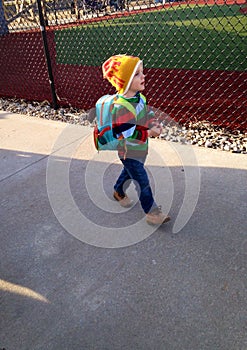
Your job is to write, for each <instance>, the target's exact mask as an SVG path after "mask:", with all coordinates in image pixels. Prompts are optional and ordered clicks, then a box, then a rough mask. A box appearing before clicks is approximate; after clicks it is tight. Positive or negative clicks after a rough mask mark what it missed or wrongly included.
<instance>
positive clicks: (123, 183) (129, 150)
mask: <svg viewBox="0 0 247 350" xmlns="http://www.w3.org/2000/svg"><path fill="white" fill-rule="evenodd" d="M102 70H103V77H104V78H106V79H107V80H108V81H109V82H110V83H111V84H112V85H113V86H114V87H115V88H116V90H117V94H118V97H119V98H120V99H123V100H125V101H127V102H129V103H131V104H132V106H133V107H134V108H135V111H136V114H134V113H133V112H131V111H130V110H129V109H128V108H127V107H126V103H125V106H124V103H123V104H120V103H119V104H118V101H119V100H118V101H117V102H116V104H114V107H113V110H112V118H113V119H112V127H113V135H114V137H116V138H117V139H118V140H119V145H118V156H119V158H120V160H121V162H122V164H123V169H122V171H121V173H120V175H119V177H118V179H117V181H116V183H115V185H114V193H113V197H114V198H115V200H117V201H118V202H119V204H120V205H121V206H123V207H130V206H131V205H132V202H133V201H131V199H130V198H129V197H128V196H127V194H126V189H127V187H128V185H129V183H130V181H131V180H134V181H135V182H136V183H137V184H138V186H136V188H137V190H138V192H139V199H140V203H141V206H142V208H143V210H144V212H145V214H146V221H147V223H148V224H151V225H158V224H162V223H165V222H167V221H169V220H170V217H169V216H167V215H165V214H164V213H162V211H161V207H160V206H158V205H157V204H156V203H155V200H154V198H153V194H152V190H151V187H150V183H149V178H148V175H147V172H146V169H145V167H144V164H145V160H146V157H147V154H148V137H150V136H151V137H156V136H159V135H160V133H161V125H160V124H159V122H158V121H157V120H156V119H155V116H154V113H153V112H152V111H151V110H149V108H148V106H147V104H146V98H145V96H144V95H142V93H141V92H142V91H143V90H144V88H145V75H144V73H143V62H142V61H141V59H140V58H139V57H134V56H127V55H116V56H112V57H110V58H109V59H108V60H107V61H105V62H104V63H103V65H102Z"/></svg>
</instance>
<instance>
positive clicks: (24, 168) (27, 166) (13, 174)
mask: <svg viewBox="0 0 247 350" xmlns="http://www.w3.org/2000/svg"><path fill="white" fill-rule="evenodd" d="M80 139H81V137H78V138H77V139H76V140H74V141H72V142H70V143H67V144H66V145H63V146H61V147H60V148H57V149H56V150H54V151H53V152H51V153H50V154H46V155H45V156H43V157H41V158H39V159H37V160H35V161H34V162H32V163H30V164H27V165H26V166H24V167H23V168H21V169H18V170H16V171H15V172H14V173H12V174H9V175H8V176H6V177H4V178H2V179H0V183H1V182H3V181H5V180H8V179H10V178H11V177H13V176H15V175H17V174H19V173H21V172H22V171H24V170H26V169H28V168H29V167H31V166H32V165H34V164H37V163H38V162H41V161H42V160H44V159H46V158H49V157H50V156H52V155H54V154H55V153H57V152H59V151H61V150H62V149H64V148H66V147H68V146H70V145H73V144H74V143H76V142H77V141H79V140H80Z"/></svg>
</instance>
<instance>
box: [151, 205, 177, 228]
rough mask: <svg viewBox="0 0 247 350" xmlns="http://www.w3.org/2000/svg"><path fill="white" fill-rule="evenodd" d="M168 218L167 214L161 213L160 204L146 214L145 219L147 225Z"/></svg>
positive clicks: (168, 219)
mask: <svg viewBox="0 0 247 350" xmlns="http://www.w3.org/2000/svg"><path fill="white" fill-rule="evenodd" d="M170 220H171V218H170V216H167V215H165V214H163V213H162V211H161V207H160V206H159V207H157V208H155V209H154V210H152V211H151V212H149V213H148V214H147V215H146V221H147V223H148V224H149V225H161V224H164V223H165V222H168V221H170Z"/></svg>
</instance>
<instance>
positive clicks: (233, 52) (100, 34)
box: [55, 5, 247, 71]
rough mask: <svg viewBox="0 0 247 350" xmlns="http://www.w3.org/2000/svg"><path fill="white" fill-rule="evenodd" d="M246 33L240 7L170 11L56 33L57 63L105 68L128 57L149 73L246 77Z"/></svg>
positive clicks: (171, 8)
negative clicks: (117, 57) (139, 59)
mask: <svg viewBox="0 0 247 350" xmlns="http://www.w3.org/2000/svg"><path fill="white" fill-rule="evenodd" d="M246 28H247V19H246V16H245V15H243V14H241V13H240V12H239V6H237V5H232V6H228V5H223V6H218V5H213V6H208V5H205V6H198V5H196V6H188V5H184V6H178V7H170V8H166V9H162V10H161V11H152V12H143V13H140V14H134V15H130V16H127V17H120V18H115V19H111V20H108V21H106V20H102V21H101V22H94V23H90V24H85V25H82V26H78V27H73V28H67V29H63V30H59V31H56V32H55V40H56V50H57V62H58V63H62V64H75V65H88V66H99V65H101V64H102V62H103V61H104V60H105V59H107V58H108V57H109V56H111V55H113V54H117V53H126V54H132V55H138V56H140V57H142V58H143V59H144V61H145V67H149V68H171V69H173V68H180V69H204V70H205V69H212V70H236V71H243V70H246V69H247V60H246V56H247V45H246V35H247V30H246Z"/></svg>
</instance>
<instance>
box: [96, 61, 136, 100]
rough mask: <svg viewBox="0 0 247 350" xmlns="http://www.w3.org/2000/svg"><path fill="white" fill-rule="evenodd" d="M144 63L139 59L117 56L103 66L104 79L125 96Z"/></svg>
mask: <svg viewBox="0 0 247 350" xmlns="http://www.w3.org/2000/svg"><path fill="white" fill-rule="evenodd" d="M140 63H142V61H141V60H140V58H139V57H134V56H127V55H116V56H112V57H110V58H108V60H106V61H105V62H104V63H103V65H102V70H103V77H104V78H106V79H107V80H108V81H109V82H110V83H111V84H112V85H113V86H114V87H115V88H116V90H117V92H118V93H119V94H121V95H124V94H125V93H126V92H127V91H128V90H129V87H130V85H131V82H132V80H133V78H134V75H135V72H136V71H137V68H138V67H139V65H140Z"/></svg>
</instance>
